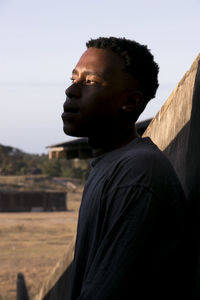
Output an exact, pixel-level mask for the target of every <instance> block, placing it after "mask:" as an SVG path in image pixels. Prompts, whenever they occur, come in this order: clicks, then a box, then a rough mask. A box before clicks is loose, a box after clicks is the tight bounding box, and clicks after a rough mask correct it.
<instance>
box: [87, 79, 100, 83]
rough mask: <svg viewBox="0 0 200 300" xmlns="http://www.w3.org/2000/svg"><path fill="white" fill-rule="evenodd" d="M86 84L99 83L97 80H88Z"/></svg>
mask: <svg viewBox="0 0 200 300" xmlns="http://www.w3.org/2000/svg"><path fill="white" fill-rule="evenodd" d="M85 83H86V84H97V82H96V81H95V80H92V79H87V80H86V81H85Z"/></svg>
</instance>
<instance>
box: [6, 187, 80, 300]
mask: <svg viewBox="0 0 200 300" xmlns="http://www.w3.org/2000/svg"><path fill="white" fill-rule="evenodd" d="M81 195H82V187H81V188H79V189H78V190H77V191H76V192H69V193H68V204H67V206H68V211H64V212H26V213H0V266H1V267H0V300H2V299H3V300H14V299H16V279H17V273H18V272H22V273H23V274H24V276H25V280H26V284H27V287H28V292H29V295H30V298H32V297H33V296H34V295H35V294H37V292H38V291H39V289H40V287H41V284H42V282H43V281H44V279H45V278H46V277H47V276H48V274H49V272H50V271H51V269H52V268H53V267H54V266H55V264H56V263H57V261H58V260H59V259H60V258H62V256H63V254H64V253H65V252H66V251H67V247H68V245H69V243H70V241H71V240H72V237H73V236H74V235H75V233H76V225H77V217H78V210H79V206H80V200H81Z"/></svg>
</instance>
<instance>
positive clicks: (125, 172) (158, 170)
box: [108, 138, 180, 190]
mask: <svg viewBox="0 0 200 300" xmlns="http://www.w3.org/2000/svg"><path fill="white" fill-rule="evenodd" d="M108 178H109V179H111V180H110V182H114V183H115V185H116V186H117V185H118V186H126V185H127V186H129V185H130V186H133V185H137V186H143V187H145V188H150V189H153V190H157V189H159V190H160V188H162V187H163V188H164V187H165V188H166V189H168V188H169V187H172V186H177V187H178V188H179V187H180V183H179V180H178V178H177V175H176V173H175V171H174V169H173V167H172V165H171V163H170V162H169V160H168V159H167V157H166V156H165V155H164V154H163V153H162V151H160V150H159V149H158V147H157V146H156V145H155V144H154V143H153V142H152V141H151V139H150V138H138V139H137V140H135V141H133V142H132V143H130V144H129V145H127V146H126V147H124V148H123V149H121V152H119V153H118V154H117V155H116V157H115V158H113V164H112V167H110V169H109V171H108ZM170 189H171V188H170Z"/></svg>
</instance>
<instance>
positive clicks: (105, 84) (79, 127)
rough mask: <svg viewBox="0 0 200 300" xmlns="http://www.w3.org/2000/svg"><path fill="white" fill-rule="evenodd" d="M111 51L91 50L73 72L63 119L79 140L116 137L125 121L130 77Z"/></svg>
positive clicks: (121, 61) (70, 133)
mask: <svg viewBox="0 0 200 300" xmlns="http://www.w3.org/2000/svg"><path fill="white" fill-rule="evenodd" d="M124 68H125V63H124V61H123V59H122V58H121V57H120V56H118V55H117V54H115V53H113V52H112V51H110V50H103V49H96V48H89V49H88V50H87V51H85V52H84V53H83V55H82V56H81V58H80V60H79V62H78V63H77V65H76V67H75V69H74V70H73V72H72V85H71V86H69V87H68V89H67V90H66V96H67V97H66V101H65V103H64V113H63V114H62V119H63V123H64V132H65V133H66V134H68V135H72V136H79V137H92V136H93V137H94V136H96V137H98V135H103V134H106V133H107V132H109V133H111V134H112V131H114V130H116V128H118V127H119V126H120V122H122V114H123V111H122V106H123V104H124V103H125V101H126V97H127V88H128V86H130V81H132V80H131V79H130V75H128V74H127V73H126V72H125V71H124Z"/></svg>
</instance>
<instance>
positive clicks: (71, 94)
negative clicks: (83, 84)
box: [65, 83, 81, 98]
mask: <svg viewBox="0 0 200 300" xmlns="http://www.w3.org/2000/svg"><path fill="white" fill-rule="evenodd" d="M65 95H66V96H67V97H68V98H79V97H80V95H81V90H80V85H79V84H78V83H73V84H72V85H70V86H69V87H68V88H67V89H66V90H65Z"/></svg>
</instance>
